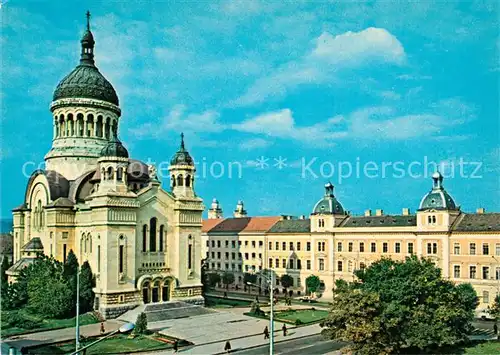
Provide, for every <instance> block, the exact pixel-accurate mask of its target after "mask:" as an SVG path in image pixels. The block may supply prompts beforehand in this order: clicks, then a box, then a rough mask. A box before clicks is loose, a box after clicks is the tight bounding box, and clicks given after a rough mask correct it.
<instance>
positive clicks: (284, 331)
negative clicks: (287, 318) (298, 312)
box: [281, 324, 287, 337]
mask: <svg viewBox="0 0 500 355" xmlns="http://www.w3.org/2000/svg"><path fill="white" fill-rule="evenodd" d="M281 330H282V331H283V336H284V337H286V332H287V329H286V324H283V327H282V328H281Z"/></svg>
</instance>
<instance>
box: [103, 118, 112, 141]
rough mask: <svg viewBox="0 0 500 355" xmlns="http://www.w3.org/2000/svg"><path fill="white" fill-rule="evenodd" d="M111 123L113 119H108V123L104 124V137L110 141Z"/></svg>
mask: <svg viewBox="0 0 500 355" xmlns="http://www.w3.org/2000/svg"><path fill="white" fill-rule="evenodd" d="M109 121H111V118H109V117H107V118H106V123H105V124H104V137H105V138H106V139H109Z"/></svg>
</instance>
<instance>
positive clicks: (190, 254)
mask: <svg viewBox="0 0 500 355" xmlns="http://www.w3.org/2000/svg"><path fill="white" fill-rule="evenodd" d="M192 268H193V246H192V245H191V244H189V246H188V269H189V270H191V269H192Z"/></svg>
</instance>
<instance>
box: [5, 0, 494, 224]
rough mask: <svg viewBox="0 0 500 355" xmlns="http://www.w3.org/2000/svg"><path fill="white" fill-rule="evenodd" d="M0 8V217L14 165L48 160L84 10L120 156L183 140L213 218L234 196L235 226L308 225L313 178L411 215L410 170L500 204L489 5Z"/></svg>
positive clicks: (360, 202) (153, 151)
mask: <svg viewBox="0 0 500 355" xmlns="http://www.w3.org/2000/svg"><path fill="white" fill-rule="evenodd" d="M3 3H4V4H3V5H2V8H1V10H0V11H1V14H2V21H1V22H2V24H1V28H2V31H1V51H2V63H1V65H2V75H1V102H2V105H1V139H2V144H1V151H0V158H1V169H2V175H1V187H2V190H1V194H2V195H1V202H2V204H1V209H2V211H1V216H2V217H9V216H10V210H11V209H12V208H13V207H15V206H17V205H19V204H20V203H21V202H22V199H23V196H24V190H25V184H26V182H27V179H28V177H27V176H24V174H23V164H24V163H25V162H29V161H33V162H36V163H37V164H38V163H41V162H43V157H44V155H45V154H46V153H47V152H48V150H49V149H50V146H51V140H52V122H51V115H50V111H49V104H50V101H51V98H52V92H53V90H54V89H55V87H56V85H57V83H58V82H59V81H60V80H61V79H62V78H63V77H64V76H65V75H66V74H67V73H69V72H70V71H71V70H72V69H73V68H74V67H75V66H76V64H77V63H78V57H79V39H80V37H81V35H82V33H83V30H84V27H85V16H84V14H85V11H86V10H87V9H89V10H90V11H91V12H92V20H91V23H92V26H91V27H92V31H93V33H94V36H95V39H96V50H95V52H96V63H97V66H98V67H99V69H100V71H101V72H102V73H103V74H104V75H105V76H106V77H107V78H108V80H109V81H110V82H111V83H112V84H113V85H114V87H115V89H116V90H117V92H118V96H119V98H120V106H121V108H122V118H121V123H120V127H119V135H120V138H121V139H122V141H123V142H124V144H125V146H126V147H127V148H128V150H129V152H130V153H131V155H132V156H133V157H135V158H138V159H141V160H144V161H150V162H155V163H156V164H160V163H161V162H166V161H169V159H170V158H171V156H172V155H173V154H174V152H175V151H176V149H177V147H178V144H179V134H180V132H181V131H182V132H184V133H185V136H186V146H187V148H188V149H189V151H190V152H191V154H192V155H193V157H194V158H195V160H197V161H198V162H199V165H198V172H199V176H198V178H197V181H196V191H197V193H198V194H199V195H200V196H201V197H203V198H204V199H205V202H206V205H209V204H210V201H211V199H212V198H213V197H217V198H218V199H219V201H220V202H221V204H222V208H223V209H224V211H225V215H229V214H231V213H232V210H234V208H235V205H236V202H237V200H239V199H242V200H244V202H245V206H246V208H247V210H248V212H249V214H250V215H271V214H293V215H300V214H306V215H307V214H309V213H310V212H311V210H312V208H313V206H314V204H315V202H316V201H317V200H318V199H319V198H320V197H321V196H322V194H323V185H324V183H325V182H327V181H331V182H332V183H333V184H334V185H335V193H336V196H337V197H338V199H339V200H340V201H341V203H342V204H343V206H344V208H345V209H346V210H349V211H351V212H352V213H354V214H359V213H362V212H363V210H365V209H368V208H371V209H377V208H382V209H384V211H385V212H386V213H400V211H401V208H403V207H409V208H410V209H411V210H412V211H414V210H416V209H417V208H418V204H419V202H420V199H421V198H422V196H423V195H424V194H425V193H426V192H427V191H428V190H429V189H430V187H431V180H430V177H429V176H430V173H432V171H433V170H434V169H433V166H432V165H429V167H428V168H427V169H425V168H424V167H422V166H419V165H418V163H420V164H423V163H424V161H429V162H437V163H442V164H444V165H442V167H441V171H442V172H443V173H444V174H445V182H444V185H445V187H446V188H447V190H448V191H449V192H450V194H451V195H452V196H453V197H454V198H455V200H456V202H457V204H459V205H461V206H462V209H463V210H465V211H474V210H475V209H476V208H477V207H485V208H486V209H487V211H498V210H500V208H499V207H500V198H499V197H500V196H499V195H500V189H499V184H500V179H499V172H500V166H499V160H500V159H499V158H500V148H499V142H500V140H499V132H500V126H499V72H500V64H499V59H500V55H499V53H500V40H499V33H498V26H499V20H498V19H499V11H500V9H499V5H498V2H496V1H480V2H467V1H460V2H458V1H454V2H453V1H440V2H437V3H434V2H430V1H420V2H413V3H404V2H398V3H397V4H391V3H390V2H387V1H378V2H355V3H354V2H347V1H345V2H344V1H340V2H339V1H331V2H329V1H294V2H282V1H277V0H276V1H267V2H265V1H220V2H215V1H214V2H208V1H207V2H202V1H192V2H187V1H186V2H180V1H169V2H166V1H165V2H156V3H150V2H146V1H127V2H126V1H122V2H118V1H116V2H110V1H107V2H97V1H85V2H84V4H82V3H83V2H76V1H65V2H62V1H57V2H56V1H51V2H49V1H47V2H42V1H31V2H30V1H15V0H10V1H7V2H6V1H3ZM261 157H263V158H264V161H265V159H268V160H267V161H266V163H267V164H268V165H267V166H262V165H259V161H262V159H261ZM280 157H281V160H282V161H283V162H284V163H285V164H286V166H284V165H282V166H281V169H280V168H279V167H278V166H275V163H276V160H275V159H279V158H280ZM284 159H286V160H284ZM460 161H463V162H466V163H468V165H466V166H465V168H463V169H462V172H460V168H459V166H458V164H459V163H460ZM357 162H358V164H360V168H359V170H360V174H355V173H354V175H353V176H350V177H343V178H341V177H340V176H339V171H338V170H339V168H341V169H343V170H342V171H343V173H344V174H345V173H346V169H347V167H348V166H349V165H351V166H352V169H353V172H355V170H356V166H355V164H356V163H357ZM396 162H398V164H399V167H400V168H401V169H404V171H403V173H401V172H399V173H398V172H396V169H395V167H394V164H395V163H396ZM383 163H385V165H386V168H385V169H386V170H385V172H384V173H383V174H382V168H381V167H382V164H383ZM412 163H413V165H412ZM474 163H475V164H474ZM231 164H232V168H230V166H231ZM238 164H239V165H238ZM308 164H309V165H308ZM367 164H368V165H370V166H376V167H377V169H378V172H374V170H373V168H369V169H371V170H370V171H369V172H368V173H369V174H365V173H363V170H364V169H367V168H366V165H367ZM452 164H454V167H453V166H452ZM210 166H212V172H213V173H215V176H214V174H210ZM238 166H241V170H240V168H238ZM306 166H309V169H308V168H306ZM221 167H224V173H223V174H222V176H220V177H219V175H221V170H220V169H221ZM392 167H394V168H392ZM410 167H411V168H410ZM332 168H334V169H335V170H334V172H333V173H332V170H331V169H332ZM408 169H410V170H408ZM229 170H232V173H231V175H230V174H229ZM426 170H427V176H425V175H426V174H425V173H426ZM240 172H241V173H240ZM409 172H411V175H412V176H410V174H409ZM239 175H240V176H239ZM163 184H164V186H168V181H167V180H166V179H164V180H163Z"/></svg>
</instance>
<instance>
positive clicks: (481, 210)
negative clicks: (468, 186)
mask: <svg viewBox="0 0 500 355" xmlns="http://www.w3.org/2000/svg"><path fill="white" fill-rule="evenodd" d="M484 212H485V210H484V208H483V207H479V208H478V209H477V210H476V213H477V214H483V213H484Z"/></svg>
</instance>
